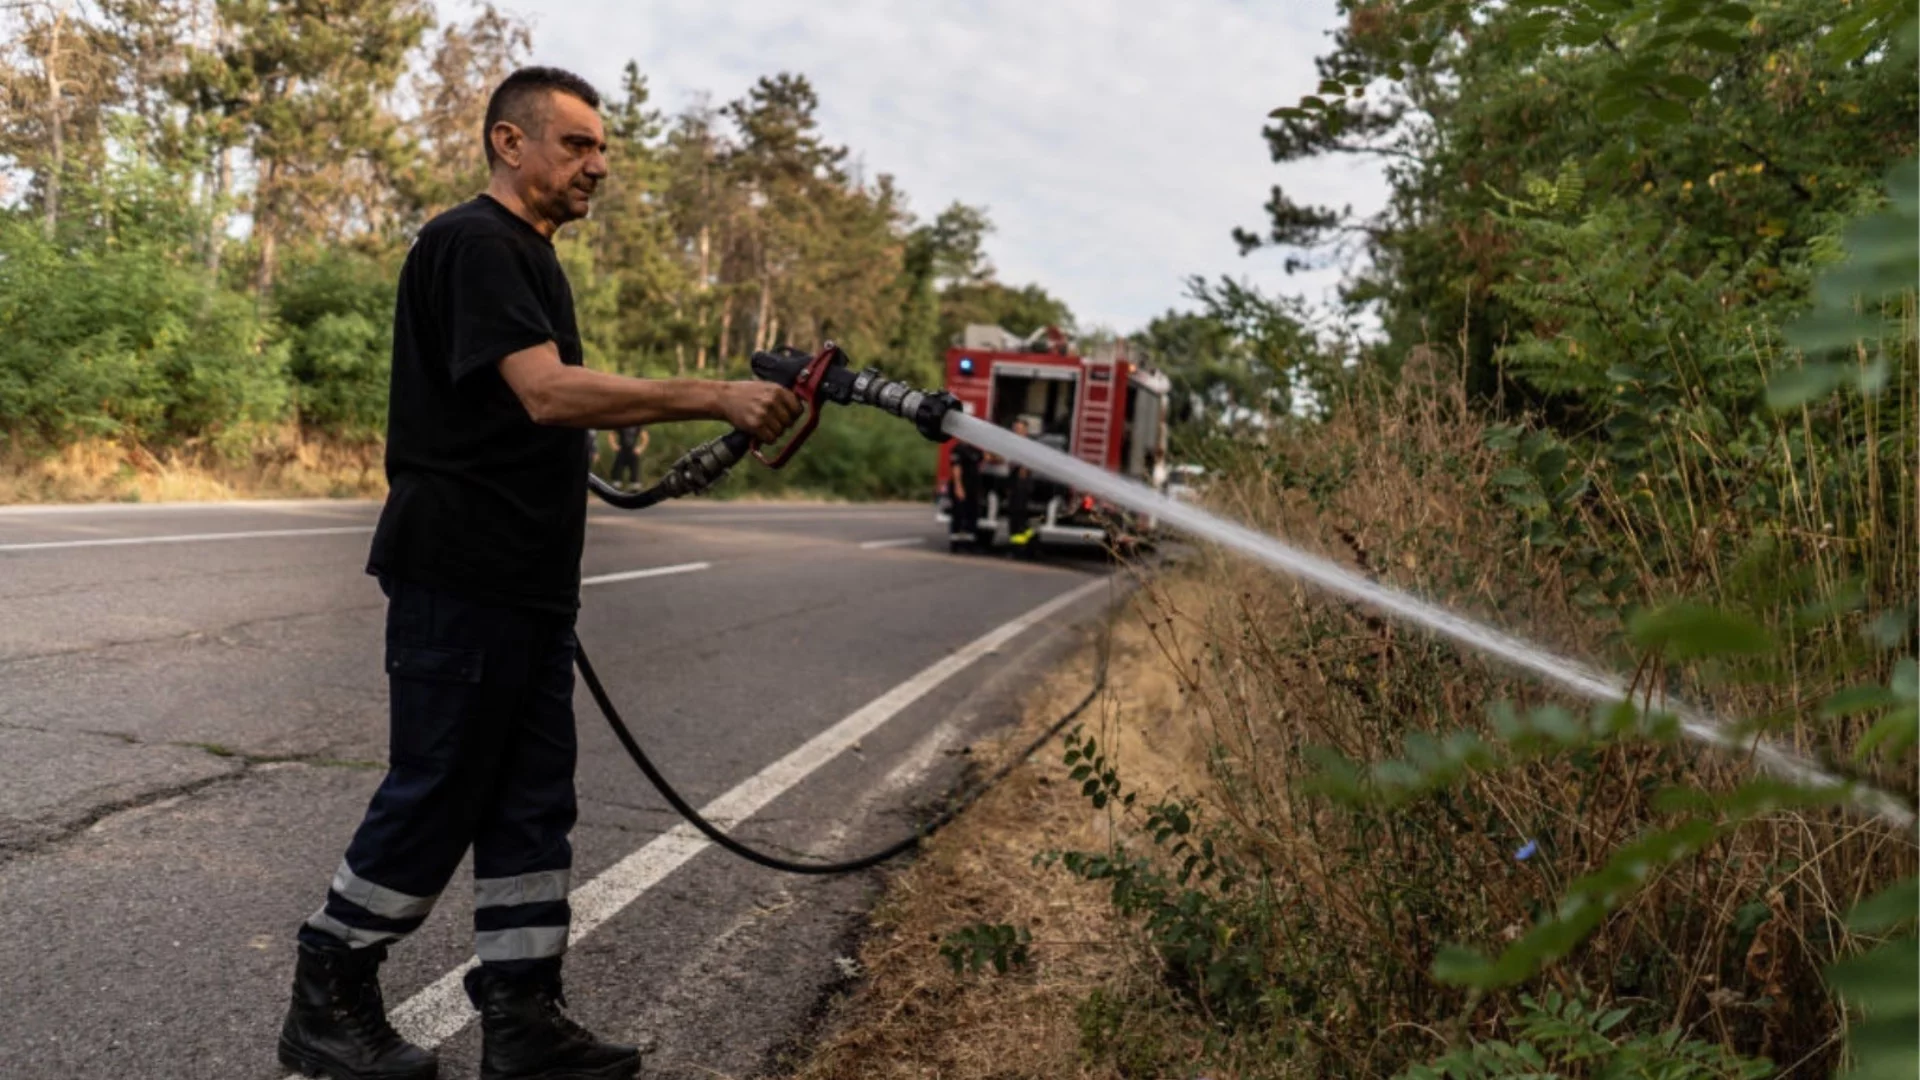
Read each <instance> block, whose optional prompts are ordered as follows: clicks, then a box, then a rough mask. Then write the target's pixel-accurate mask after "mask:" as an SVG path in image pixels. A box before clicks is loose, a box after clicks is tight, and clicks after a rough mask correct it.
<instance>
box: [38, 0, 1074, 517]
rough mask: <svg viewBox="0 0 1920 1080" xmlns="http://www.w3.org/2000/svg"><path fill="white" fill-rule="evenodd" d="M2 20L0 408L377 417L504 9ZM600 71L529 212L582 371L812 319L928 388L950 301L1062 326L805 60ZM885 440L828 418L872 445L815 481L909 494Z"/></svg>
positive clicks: (215, 416) (799, 330) (188, 420)
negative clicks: (560, 205) (864, 133)
mask: <svg viewBox="0 0 1920 1080" xmlns="http://www.w3.org/2000/svg"><path fill="white" fill-rule="evenodd" d="M0 26H3V27H4V29H5V33H4V35H3V36H0V40H4V42H5V43H4V45H0V184H4V183H9V182H12V186H11V187H8V188H5V189H0V226H4V227H0V312H4V313H6V314H5V315H4V316H0V318H4V319H5V320H6V323H7V326H8V327H9V329H12V330H14V331H16V332H15V333H14V334H13V335H12V337H11V338H10V340H9V342H8V343H7V344H6V346H4V347H3V349H0V355H3V356H4V357H6V358H8V359H0V432H3V433H4V435H5V437H6V438H8V439H9V440H11V441H14V442H16V443H18V444H20V445H23V446H28V447H41V448H45V447H51V446H56V445H58V444H60V443H61V442H64V441H66V440H69V439H73V438H79V437H83V436H104V437H112V438H119V439H124V440H138V441H141V442H145V443H155V444H173V443H182V442H193V441H205V440H209V439H214V440H221V441H222V444H223V445H233V446H237V445H240V444H243V443H245V442H246V441H247V438H249V437H250V436H248V435H244V434H242V433H243V432H252V433H256V434H257V433H259V432H261V431H263V430H265V429H266V428H268V427H271V426H273V425H276V424H281V423H285V422H287V421H297V422H298V423H299V424H301V425H303V426H304V427H305V428H307V429H309V430H313V431H318V432H324V433H328V434H332V435H338V436H342V437H346V438H351V439H370V438H377V437H378V435H379V432H380V430H381V427H382V425H383V423H384V417H385V407H386V406H385V396H386V366H387V363H388V358H387V353H388V349H389V342H390V337H391V323H392V313H391V309H392V282H393V279H394V276H395V274H396V273H397V272H398V268H399V266H400V263H401V260H402V258H403V257H404V253H405V250H406V247H407V244H408V241H409V238H410V237H411V235H412V233H413V231H414V230H415V229H417V228H418V227H419V226H420V225H421V224H422V223H423V222H425V221H426V220H427V219H428V218H429V217H431V216H433V215H434V214H436V213H438V212H440V211H442V210H444V209H446V208H447V207H449V206H451V205H453V204H455V203H457V202H460V201H462V200H464V199H467V198H470V197H472V196H473V195H474V194H476V193H477V192H478V191H480V190H481V189H482V188H484V186H485V184H486V175H487V174H486V166H485V163H484V157H483V154H482V148H481V141H480V140H481V126H482V119H483V115H484V110H485V105H486V98H487V94H488V93H489V91H490V90H491V89H492V87H493V86H494V85H496V84H497V83H498V81H499V80H500V79H501V78H502V77H504V76H505V75H506V74H507V73H508V72H510V71H512V70H513V69H514V68H515V67H517V66H519V65H521V64H522V63H523V62H525V61H526V59H527V57H528V55H529V52H530V49H531V45H532V41H533V35H532V30H531V27H530V26H529V24H528V23H527V22H525V21H524V20H523V19H521V18H520V17H518V16H515V15H512V14H509V13H507V12H505V11H502V10H501V9H499V8H497V7H494V6H493V5H491V4H482V5H480V6H478V7H477V8H476V9H474V10H472V11H470V12H467V13H466V14H464V15H463V16H462V17H461V18H459V19H453V20H449V21H446V22H437V21H436V14H435V9H434V8H433V7H432V6H431V5H427V4H423V3H421V2H419V0H345V2H328V3H315V2H311V0H86V2H76V0H27V2H25V3H23V4H20V5H9V6H7V7H6V8H4V9H0ZM602 89H603V90H604V91H607V93H606V95H605V97H606V105H605V108H604V116H605V119H606V123H607V132H608V141H609V144H610V152H609V162H610V168H611V174H610V175H609V177H608V178H607V180H606V181H605V183H604V184H603V186H602V188H601V192H600V197H599V199H598V200H597V201H596V204H595V209H594V213H593V215H592V216H591V217H590V218H589V219H588V220H586V221H583V222H580V223H577V224H575V225H573V226H570V227H569V228H567V229H566V230H564V231H563V232H562V233H561V234H560V237H559V239H558V247H559V250H560V255H561V258H562V260H563V263H564V264H565V265H566V267H567V269H568V272H569V275H570V277H571V279H572V283H573V287H574V292H575V296H576V300H577V303H578V305H579V307H580V311H581V324H582V327H583V332H584V336H585V338H586V341H585V346H586V353H587V356H588V362H589V363H591V364H593V365H595V366H598V367H603V368H607V369H611V370H616V371H621V372H625V373H628V374H636V375H652V376H660V375H707V376H715V377H736V378H737V377H742V376H744V375H745V373H746V358H747V356H748V355H749V354H750V353H751V352H752V351H754V350H755V349H758V348H764V347H767V346H770V345H773V344H775V343H777V342H787V343H791V344H795V345H799V346H802V347H811V346H814V345H816V344H817V343H819V342H820V341H822V340H825V339H828V338H832V339H834V340H837V341H839V342H841V343H842V344H843V345H844V346H846V347H847V349H848V350H849V352H850V353H852V354H853V355H854V356H855V357H856V358H858V359H859V360H860V361H862V362H873V363H878V364H881V365H882V366H884V367H887V368H889V369H890V370H891V371H892V373H894V374H896V375H898V376H902V377H906V378H910V379H914V380H916V381H919V382H923V383H933V382H937V381H938V379H939V375H940V368H939V354H940V350H941V349H942V348H943V347H944V346H945V345H946V343H947V342H948V341H949V340H950V339H951V338H952V337H953V336H954V335H955V334H957V333H958V332H959V330H960V329H961V327H962V326H963V325H964V324H965V323H967V322H981V321H984V322H1001V323H1003V324H1005V325H1008V326H1009V327H1010V328H1011V329H1014V330H1017V331H1027V330H1031V329H1033V328H1035V327H1037V326H1039V325H1042V324H1046V323H1061V324H1070V323H1071V321H1072V320H1071V315H1070V313H1069V312H1068V311H1067V309H1066V306H1065V305H1064V304H1062V303H1061V302H1060V301H1058V300H1057V299H1055V298H1053V297H1052V296H1050V295H1049V294H1048V293H1046V292H1045V291H1044V290H1042V289H1040V288H1039V287H1038V286H1025V287H1017V286H1012V285H1008V284H1005V283H1002V282H1000V281H999V280H997V279H996V277H995V275H994V272H993V267H992V265H991V263H990V262H989V261H988V259H987V257H986V254H985V241H986V238H987V237H988V236H989V235H990V234H991V233H992V231H993V225H992V222H991V220H990V219H989V217H988V214H987V211H986V210H985V209H984V208H982V207H975V206H969V205H966V204H962V203H954V204H953V205H951V206H949V207H947V208H946V209H945V210H943V211H941V212H940V213H939V214H937V215H935V216H934V217H933V218H932V219H931V220H927V221H921V220H916V218H915V217H914V215H913V213H912V212H911V211H910V210H909V206H908V200H907V196H906V194H905V193H904V192H902V191H901V190H900V189H899V187H898V186H897V185H896V184H895V183H894V182H893V179H892V178H891V177H890V176H887V175H884V174H882V175H877V176H870V175H867V174H866V173H865V172H864V170H863V169H861V168H860V167H858V166H857V165H855V164H854V162H855V160H856V159H855V157H854V156H853V154H852V153H851V151H850V150H849V149H848V148H847V147H845V146H842V145H839V144H837V143H835V142H834V141H833V140H832V139H830V138H829V137H828V136H827V134H826V133H825V132H824V131H823V130H822V128H821V125H820V121H819V112H820V101H819V96H818V93H817V92H816V90H815V89H814V87H813V85H812V84H811V83H810V82H809V81H808V80H807V78H806V77H805V76H803V75H800V74H797V73H793V72H781V73H774V74H769V75H768V76H766V77H764V78H762V79H760V80H758V81H757V82H755V83H754V84H753V85H752V86H750V87H749V88H748V89H747V91H746V92H745V93H744V94H743V95H741V96H740V97H739V98H738V99H737V100H733V101H729V102H725V103H722V104H720V105H718V106H715V107H709V106H706V105H695V106H693V107H690V108H688V109H686V110H684V111H682V112H680V113H678V114H675V115H668V114H666V113H665V112H663V111H662V110H661V109H660V108H659V107H658V106H657V105H656V104H655V103H654V102H653V100H652V97H651V94H650V90H649V86H648V82H647V79H646V76H645V74H644V73H643V72H641V71H640V69H639V68H638V67H637V65H634V64H631V63H630V64H628V65H627V66H626V69H625V71H624V72H623V74H622V77H621V79H620V82H619V85H617V86H614V87H604V88H602ZM29 316H31V317H29ZM910 436H911V432H903V433H902V435H901V437H900V439H898V440H897V441H894V442H889V441H887V438H888V435H887V433H886V432H885V431H875V432H866V431H859V432H852V431H850V432H848V433H847V438H848V439H850V440H852V441H854V442H862V443H864V442H871V440H873V439H879V440H881V441H882V442H883V443H884V444H885V445H884V447H881V446H869V447H866V452H867V457H866V459H865V463H864V464H861V465H859V466H858V467H857V468H855V469H854V470H853V472H855V473H858V474H859V475H858V476H853V475H846V476H842V475H839V473H837V472H835V470H833V469H827V470H826V471H825V472H824V473H822V474H821V476H820V477H816V478H815V479H818V480H822V481H823V482H827V483H830V484H832V485H837V486H841V487H845V488H846V489H847V490H848V491H849V492H853V491H856V490H857V491H859V492H862V493H866V494H876V493H884V494H905V493H908V492H913V493H916V494H917V493H918V489H919V487H920V486H921V485H922V484H923V483H925V473H926V467H927V463H926V461H925V455H924V454H920V453H917V452H914V451H913V450H912V449H911V447H910V446H909V444H910V442H911V438H910ZM671 441H672V440H669V442H671ZM888 456H891V457H897V458H899V459H900V460H902V461H905V462H908V463H910V466H911V469H912V470H916V471H917V473H918V474H917V475H915V476H913V477H911V478H909V477H908V476H907V475H906V474H905V473H904V472H903V471H901V470H898V469H893V468H890V467H882V466H880V465H876V464H874V463H873V462H874V461H875V460H877V458H878V457H888Z"/></svg>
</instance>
